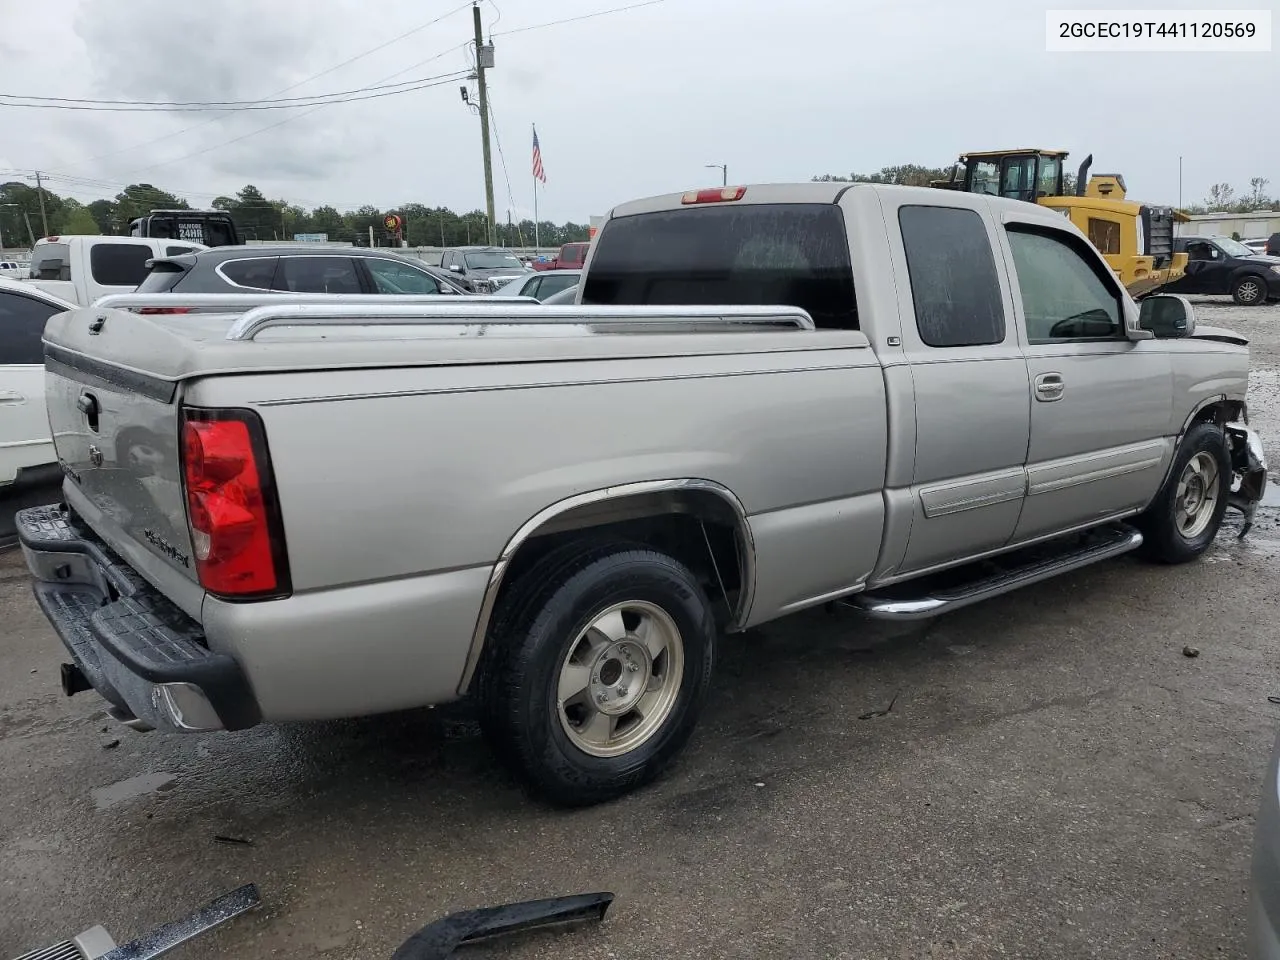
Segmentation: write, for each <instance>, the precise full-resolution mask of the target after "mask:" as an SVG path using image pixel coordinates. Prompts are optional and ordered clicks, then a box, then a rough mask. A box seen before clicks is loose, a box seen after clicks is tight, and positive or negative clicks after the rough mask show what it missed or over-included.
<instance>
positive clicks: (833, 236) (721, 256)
mask: <svg viewBox="0 0 1280 960" xmlns="http://www.w3.org/2000/svg"><path fill="white" fill-rule="evenodd" d="M582 302H583V303H595V304H620V305H627V306H631V305H643V304H672V305H682V306H690V305H700V304H701V305H706V304H731V305H779V306H792V307H801V308H802V309H804V310H807V311H809V315H810V316H812V317H813V321H814V323H815V324H816V325H817V326H819V327H836V328H843V329H851V330H856V329H857V327H858V310H857V306H856V304H855V302H854V292H853V267H852V265H851V264H850V262H849V240H848V238H847V237H846V235H845V229H844V214H843V212H842V211H841V209H840V208H839V207H837V206H835V205H834V204H830V203H776V204H764V203H759V204H745V205H744V204H739V205H736V206H735V205H734V204H733V203H724V204H715V205H712V204H708V205H706V206H698V207H689V208H685V209H682V210H664V211H660V212H655V213H641V214H635V215H633V216H629V217H619V218H616V219H613V220H610V221H609V222H608V223H607V224H606V225H605V228H604V229H603V230H602V231H601V232H600V235H599V238H598V239H597V240H596V251H595V254H594V259H593V260H592V261H591V269H590V270H589V271H587V276H586V278H585V286H584V287H583V295H582Z"/></svg>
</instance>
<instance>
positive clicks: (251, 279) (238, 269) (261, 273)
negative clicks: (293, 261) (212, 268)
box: [218, 257, 278, 290]
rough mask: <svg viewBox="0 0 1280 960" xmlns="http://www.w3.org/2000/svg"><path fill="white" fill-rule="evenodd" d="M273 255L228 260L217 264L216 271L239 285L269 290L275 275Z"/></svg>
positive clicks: (225, 278) (275, 261)
mask: <svg viewBox="0 0 1280 960" xmlns="http://www.w3.org/2000/svg"><path fill="white" fill-rule="evenodd" d="M277 262H278V261H277V260H276V258H275V257H257V258H254V259H253V260H228V261H227V262H226V263H223V264H221V265H219V267H218V273H220V274H222V278H223V279H224V280H229V281H231V282H232V283H234V284H235V285H236V286H239V287H249V288H251V289H254V290H270V289H271V284H272V283H273V282H274V281H275V277H276V263H277Z"/></svg>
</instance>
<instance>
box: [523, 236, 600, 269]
mask: <svg viewBox="0 0 1280 960" xmlns="http://www.w3.org/2000/svg"><path fill="white" fill-rule="evenodd" d="M590 246H591V244H590V243H588V242H586V241H583V242H580V243H566V244H565V245H564V246H563V247H561V248H560V252H559V253H557V254H556V256H555V259H553V260H543V261H538V260H535V261H533V263H531V264H529V266H531V267H533V269H535V270H581V269H582V264H583V263H585V262H586V259H587V248H588V247H590Z"/></svg>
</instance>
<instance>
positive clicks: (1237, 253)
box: [1161, 237, 1280, 306]
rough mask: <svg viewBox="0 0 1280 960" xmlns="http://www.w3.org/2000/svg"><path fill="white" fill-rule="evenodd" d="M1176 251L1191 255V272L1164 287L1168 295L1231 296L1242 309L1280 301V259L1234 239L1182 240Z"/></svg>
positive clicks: (1174, 244) (1179, 241)
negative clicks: (1259, 252) (1256, 250)
mask: <svg viewBox="0 0 1280 960" xmlns="http://www.w3.org/2000/svg"><path fill="white" fill-rule="evenodd" d="M1173 249H1174V251H1175V252H1176V253H1186V254H1187V269H1186V272H1185V273H1183V275H1182V277H1181V278H1179V279H1177V280H1175V281H1173V282H1172V283H1169V284H1166V285H1165V286H1164V287H1162V288H1161V290H1162V291H1163V292H1165V293H1201V294H1219V295H1224V296H1225V295H1227V294H1230V295H1231V297H1232V299H1234V300H1235V302H1236V303H1238V304H1240V305H1241V306H1259V305H1261V304H1264V303H1266V302H1267V301H1268V300H1280V257H1269V256H1265V255H1262V254H1258V253H1256V252H1255V251H1253V250H1250V249H1249V248H1248V247H1246V246H1245V245H1244V244H1243V243H1241V242H1240V241H1238V240H1232V239H1231V238H1230V237H1178V238H1176V239H1175V240H1174V241H1173Z"/></svg>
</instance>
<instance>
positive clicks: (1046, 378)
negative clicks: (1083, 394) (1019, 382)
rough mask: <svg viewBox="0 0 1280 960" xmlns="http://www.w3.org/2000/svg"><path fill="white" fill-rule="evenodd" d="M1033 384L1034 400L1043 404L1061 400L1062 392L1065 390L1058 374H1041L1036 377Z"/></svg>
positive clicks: (1060, 375)
mask: <svg viewBox="0 0 1280 960" xmlns="http://www.w3.org/2000/svg"><path fill="white" fill-rule="evenodd" d="M1035 383H1036V399H1037V400H1040V401H1042V402H1044V403H1052V402H1053V401H1054V400H1061V399H1062V394H1063V391H1065V390H1066V389H1067V385H1066V384H1065V383H1064V382H1063V380H1062V374H1060V373H1042V374H1040V376H1038V377H1036V381H1035Z"/></svg>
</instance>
